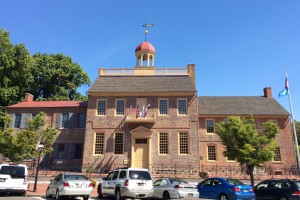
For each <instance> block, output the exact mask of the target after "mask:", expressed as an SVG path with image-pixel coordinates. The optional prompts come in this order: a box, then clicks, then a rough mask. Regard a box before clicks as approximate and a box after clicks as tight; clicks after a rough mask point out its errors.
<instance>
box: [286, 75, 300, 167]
mask: <svg viewBox="0 0 300 200" xmlns="http://www.w3.org/2000/svg"><path fill="white" fill-rule="evenodd" d="M285 78H286V80H287V81H288V79H287V71H286V70H285ZM288 97H289V103H290V110H291V117H292V126H293V133H294V140H295V144H294V145H296V147H295V148H296V154H297V167H298V173H300V171H299V167H300V157H299V146H298V139H297V133H296V126H295V120H294V114H293V107H292V100H291V96H290V87H289V86H288Z"/></svg>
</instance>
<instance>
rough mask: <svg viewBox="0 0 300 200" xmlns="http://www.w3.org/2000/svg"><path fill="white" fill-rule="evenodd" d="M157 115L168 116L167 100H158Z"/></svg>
mask: <svg viewBox="0 0 300 200" xmlns="http://www.w3.org/2000/svg"><path fill="white" fill-rule="evenodd" d="M159 114H160V115H167V114H168V100H167V99H160V100H159Z"/></svg>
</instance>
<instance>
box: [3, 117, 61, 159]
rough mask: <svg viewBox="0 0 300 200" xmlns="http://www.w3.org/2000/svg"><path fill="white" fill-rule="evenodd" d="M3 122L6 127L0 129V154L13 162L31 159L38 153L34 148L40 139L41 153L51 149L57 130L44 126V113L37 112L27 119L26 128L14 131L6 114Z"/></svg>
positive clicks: (48, 151)
mask: <svg viewBox="0 0 300 200" xmlns="http://www.w3.org/2000/svg"><path fill="white" fill-rule="evenodd" d="M4 118H5V119H4V120H5V124H6V125H7V127H6V128H5V129H2V130H0V154H2V155H3V156H4V157H7V158H9V159H10V161H12V162H14V163H22V162H23V161H24V160H27V159H32V158H34V157H36V156H37V155H38V152H37V150H36V149H35V147H36V144H37V142H38V141H39V140H40V141H41V143H42V144H43V145H44V149H43V151H42V155H44V154H46V153H50V152H52V151H53V147H52V145H53V143H54V140H55V137H56V134H57V130H56V129H54V128H52V127H45V118H46V115H45V113H42V112H41V113H39V114H37V115H36V116H35V117H34V118H33V119H29V120H28V129H23V130H21V131H15V130H14V129H13V128H10V127H9V126H8V124H10V121H11V119H10V118H9V116H8V115H7V114H6V115H5V117H4Z"/></svg>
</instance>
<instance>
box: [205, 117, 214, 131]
mask: <svg viewBox="0 0 300 200" xmlns="http://www.w3.org/2000/svg"><path fill="white" fill-rule="evenodd" d="M208 121H213V123H214V124H213V125H214V126H213V129H214V131H213V132H208V131H207V128H212V127H208V126H207V122H208ZM215 127H216V122H215V120H214V119H205V131H206V134H215V131H216V129H215Z"/></svg>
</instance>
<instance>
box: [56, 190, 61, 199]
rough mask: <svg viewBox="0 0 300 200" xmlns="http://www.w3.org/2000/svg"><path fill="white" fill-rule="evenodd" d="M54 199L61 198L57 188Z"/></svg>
mask: <svg viewBox="0 0 300 200" xmlns="http://www.w3.org/2000/svg"><path fill="white" fill-rule="evenodd" d="M55 199H56V200H59V199H61V198H60V196H59V191H58V190H56V194H55Z"/></svg>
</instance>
